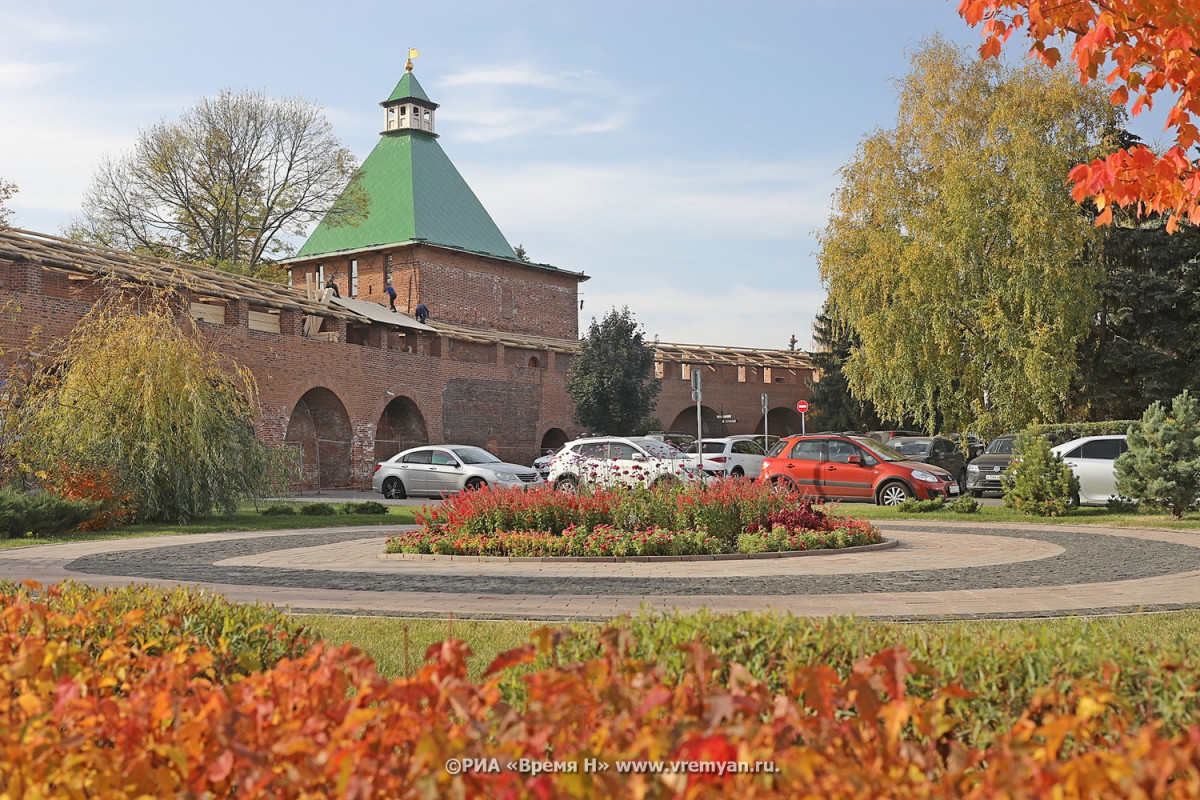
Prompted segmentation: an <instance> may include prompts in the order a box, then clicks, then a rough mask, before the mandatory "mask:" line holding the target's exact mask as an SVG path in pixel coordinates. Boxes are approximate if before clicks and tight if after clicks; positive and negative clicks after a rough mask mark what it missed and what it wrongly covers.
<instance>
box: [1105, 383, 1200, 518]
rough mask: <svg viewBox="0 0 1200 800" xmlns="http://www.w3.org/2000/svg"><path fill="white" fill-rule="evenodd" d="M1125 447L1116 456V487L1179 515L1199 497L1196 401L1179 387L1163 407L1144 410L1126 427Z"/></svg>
mask: <svg viewBox="0 0 1200 800" xmlns="http://www.w3.org/2000/svg"><path fill="white" fill-rule="evenodd" d="M1127 441H1128V443H1129V451H1128V452H1127V453H1125V454H1123V455H1122V456H1121V457H1120V458H1118V459H1117V463H1116V469H1117V492H1118V493H1120V494H1122V495H1124V496H1126V497H1131V498H1133V499H1135V500H1137V501H1139V502H1141V503H1144V504H1146V505H1150V506H1159V507H1166V508H1169V509H1171V514H1172V515H1173V516H1174V517H1175V518H1176V519H1179V518H1180V517H1182V516H1183V513H1184V512H1185V511H1189V510H1191V509H1194V508H1195V507H1196V501H1197V498H1198V497H1200V401H1197V399H1196V398H1195V397H1193V396H1192V395H1191V394H1189V393H1188V392H1187V391H1186V390H1184V391H1183V392H1182V393H1181V394H1179V395H1178V396H1177V397H1176V398H1175V399H1174V400H1173V401H1171V410H1170V411H1167V409H1166V408H1164V407H1163V404H1162V403H1155V404H1154V405H1152V406H1150V407H1149V408H1148V409H1146V413H1145V414H1143V415H1142V419H1141V422H1137V423H1134V424H1133V425H1132V426H1130V428H1129V437H1128V440H1127Z"/></svg>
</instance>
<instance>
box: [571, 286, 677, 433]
mask: <svg viewBox="0 0 1200 800" xmlns="http://www.w3.org/2000/svg"><path fill="white" fill-rule="evenodd" d="M661 388H662V383H661V381H659V380H658V379H656V378H655V377H654V348H653V347H651V346H650V345H648V344H646V341H645V336H644V334H643V332H642V329H641V327H640V326H639V325H638V323H637V322H636V321H635V320H634V318H633V315H632V314H630V313H629V309H628V308H622V309H621V310H620V311H617V310H616V309H615V308H614V309H612V310H610V311H609V312H608V314H606V315H605V316H604V319H603V320H601V321H600V322H596V319H595V317H593V318H592V324H591V326H590V327H589V328H588V333H587V336H586V337H585V338H584V339H583V341H582V343H581V345H580V348H579V354H578V355H577V356H575V358H574V359H573V360H572V361H571V373H570V376H569V378H568V379H567V394H569V395H570V396H571V399H572V400H573V401H575V419H576V421H577V422H579V424H580V425H582V426H583V427H584V428H586V429H587V430H589V431H595V432H602V433H608V434H613V435H616V436H625V435H628V434H630V433H632V432H633V431H634V430H635V429H636V428H637V427H638V425H639V423H641V422H642V421H643V420H645V419H646V417H647V416H649V414H650V410H651V409H652V408H653V407H654V398H655V397H657V396H658V392H659V389H661Z"/></svg>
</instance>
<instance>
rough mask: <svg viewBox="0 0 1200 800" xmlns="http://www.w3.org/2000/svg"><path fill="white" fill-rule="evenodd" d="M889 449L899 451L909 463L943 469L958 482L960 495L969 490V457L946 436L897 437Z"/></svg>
mask: <svg viewBox="0 0 1200 800" xmlns="http://www.w3.org/2000/svg"><path fill="white" fill-rule="evenodd" d="M887 444H888V447H891V448H894V449H896V450H899V451H900V452H901V453H903V454H904V457H905V458H907V459H908V460H909V461H920V462H922V463H924V464H933V465H935V466H938V467H941V468H942V469H944V470H946V472H949V473H950V474H951V475H953V476H954V479H955V480H956V481H958V491H959V492H960V493H962V492H965V491H966V490H967V456H966V454H965V453H963V451H962V448H961V447H959V446H958V445H956V444H955V443H954V442H952V441H951V440H950V439H948V438H947V437H945V436H896V437H893V438H892V439H891V441H889V442H888V443H887Z"/></svg>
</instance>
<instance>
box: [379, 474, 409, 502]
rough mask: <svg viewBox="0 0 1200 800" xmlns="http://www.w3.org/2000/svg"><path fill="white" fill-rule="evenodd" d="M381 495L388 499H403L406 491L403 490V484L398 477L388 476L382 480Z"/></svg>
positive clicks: (405, 496)
mask: <svg viewBox="0 0 1200 800" xmlns="http://www.w3.org/2000/svg"><path fill="white" fill-rule="evenodd" d="M383 496H384V497H386V498H387V499H389V500H404V499H407V497H408V492H406V491H404V484H403V483H401V482H400V479H399V478H388V479H387V480H385V481H384V482H383Z"/></svg>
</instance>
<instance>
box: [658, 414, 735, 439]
mask: <svg viewBox="0 0 1200 800" xmlns="http://www.w3.org/2000/svg"><path fill="white" fill-rule="evenodd" d="M700 429H701V430H702V431H703V432H704V438H705V439H711V438H715V437H719V436H724V435H725V423H723V422H721V421H720V420H719V419H717V412H716V411H713V410H712V409H711V408H709V407H708V406H700ZM669 430H672V431H677V432H678V433H688V434H691V435H692V436H695V435H696V407H695V406H689V407H687V408H685V409H684V410H683V411H680V412H679V414H677V415H676V417H675V421H674V422H672V423H671V427H670V428H669Z"/></svg>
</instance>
